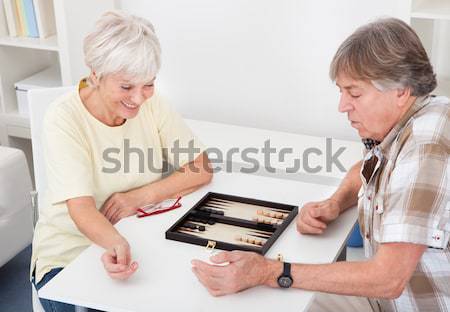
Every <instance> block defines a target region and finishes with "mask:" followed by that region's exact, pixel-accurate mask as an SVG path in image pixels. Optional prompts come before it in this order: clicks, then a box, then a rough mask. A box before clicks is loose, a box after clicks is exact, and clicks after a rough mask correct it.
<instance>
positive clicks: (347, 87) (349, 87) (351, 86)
mask: <svg viewBox="0 0 450 312" xmlns="http://www.w3.org/2000/svg"><path fill="white" fill-rule="evenodd" d="M336 85H337V86H338V87H339V88H340V89H342V88H343V89H347V90H351V89H361V87H360V86H357V85H355V84H351V85H348V86H344V87H341V86H340V85H339V84H338V83H336Z"/></svg>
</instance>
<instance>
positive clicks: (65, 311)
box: [33, 268, 98, 312]
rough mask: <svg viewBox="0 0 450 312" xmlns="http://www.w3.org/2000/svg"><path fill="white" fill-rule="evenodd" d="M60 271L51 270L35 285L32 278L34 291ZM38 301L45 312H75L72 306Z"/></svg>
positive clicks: (46, 300) (58, 269)
mask: <svg viewBox="0 0 450 312" xmlns="http://www.w3.org/2000/svg"><path fill="white" fill-rule="evenodd" d="M62 269H63V268H56V269H53V270H51V271H50V272H48V273H47V274H45V275H44V277H43V278H42V279H41V280H40V281H39V283H37V284H36V283H35V281H34V276H33V284H34V286H36V289H37V290H39V289H41V288H42V287H44V285H45V284H47V283H48V282H50V280H51V279H52V278H54V277H55V276H56V275H57V274H58V273H59V272H61V271H62ZM39 301H40V302H41V304H42V307H43V308H44V310H45V312H75V306H74V305H73V304H68V303H63V302H59V301H53V300H48V299H43V298H39ZM88 311H98V310H94V309H88Z"/></svg>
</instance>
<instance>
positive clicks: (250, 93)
mask: <svg viewBox="0 0 450 312" xmlns="http://www.w3.org/2000/svg"><path fill="white" fill-rule="evenodd" d="M120 7H121V8H122V9H124V10H126V11H128V12H130V13H132V14H136V15H140V16H142V17H145V18H148V19H149V20H150V21H151V22H152V23H153V24H154V25H155V27H156V31H157V34H158V36H159V38H160V40H161V44H162V49H163V67H162V71H161V73H160V75H159V76H158V87H159V88H160V89H161V90H162V92H163V93H164V94H165V95H166V96H168V97H169V98H170V99H171V101H172V104H173V105H174V106H175V107H176V108H177V109H178V110H179V111H180V112H181V113H182V114H183V115H184V116H185V117H188V118H194V119H201V120H208V121H216V122H224V123H230V124H236V125H243V126H253V127H257V128H265V129H273V130H280V131H288V132H294V133H304V134H311V135H321V136H332V137H336V138H340V139H357V135H356V133H355V132H354V131H353V129H352V128H350V126H349V125H348V123H347V119H346V116H343V115H341V114H339V113H338V112H337V102H338V96H339V92H338V90H337V88H336V87H335V86H334V85H333V84H332V83H331V81H330V80H329V78H328V66H329V63H330V61H331V58H332V57H333V54H334V52H335V51H336V49H337V48H338V46H339V44H340V43H341V42H342V41H343V40H344V39H345V37H347V36H348V35H349V34H350V33H351V32H352V31H353V30H354V29H355V28H356V27H357V26H359V25H362V24H364V23H366V22H368V21H370V20H371V19H374V18H375V17H379V16H386V15H390V16H396V17H400V18H403V19H405V20H406V19H407V17H408V14H409V1H408V0H397V1H393V0H377V1H373V0H341V1H331V0H330V1H306V0H278V1H274V0H253V1H252V0H222V1H218V0H216V1H213V0H126V1H125V0H122V1H120Z"/></svg>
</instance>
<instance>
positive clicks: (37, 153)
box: [28, 87, 86, 312]
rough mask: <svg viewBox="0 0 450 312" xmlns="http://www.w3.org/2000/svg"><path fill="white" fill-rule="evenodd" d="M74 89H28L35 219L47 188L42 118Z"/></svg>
mask: <svg viewBox="0 0 450 312" xmlns="http://www.w3.org/2000/svg"><path fill="white" fill-rule="evenodd" d="M73 90H75V87H61V88H48V89H34V90H30V91H28V103H29V105H30V124H31V143H32V148H33V165H34V177H35V184H36V191H35V192H33V193H32V196H34V198H35V200H34V205H33V209H34V212H35V213H34V215H35V216H36V220H35V221H37V218H38V217H39V203H40V202H41V203H42V196H43V195H44V193H45V190H46V189H47V177H46V174H45V159H44V152H43V142H42V130H43V120H44V116H45V113H46V111H47V108H48V107H49V105H50V104H51V103H52V102H53V101H54V100H56V99H57V98H58V97H60V96H61V95H63V94H65V93H68V92H70V91H73ZM31 288H32V300H33V311H34V312H44V309H43V307H42V305H41V303H40V301H39V298H38V292H37V291H36V289H35V288H34V286H32V287H31ZM76 311H78V312H82V311H86V309H85V308H82V307H76Z"/></svg>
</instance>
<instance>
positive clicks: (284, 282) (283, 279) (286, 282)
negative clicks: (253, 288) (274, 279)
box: [278, 276, 292, 288]
mask: <svg viewBox="0 0 450 312" xmlns="http://www.w3.org/2000/svg"><path fill="white" fill-rule="evenodd" d="M278 285H280V287H282V288H289V287H291V285H292V278H290V277H289V276H280V277H279V278H278Z"/></svg>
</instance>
